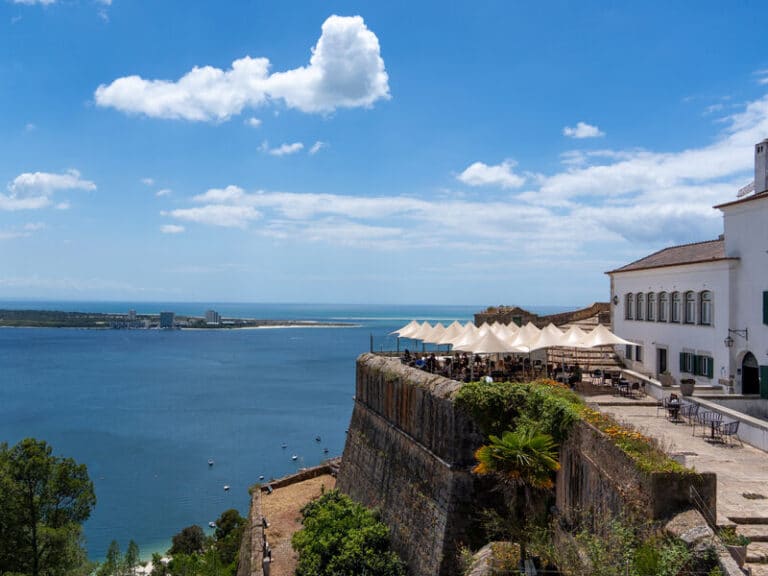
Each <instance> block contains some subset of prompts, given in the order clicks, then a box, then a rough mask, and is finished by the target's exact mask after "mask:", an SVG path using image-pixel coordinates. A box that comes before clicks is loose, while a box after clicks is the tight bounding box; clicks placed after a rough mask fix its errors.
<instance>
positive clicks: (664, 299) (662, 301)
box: [659, 292, 669, 322]
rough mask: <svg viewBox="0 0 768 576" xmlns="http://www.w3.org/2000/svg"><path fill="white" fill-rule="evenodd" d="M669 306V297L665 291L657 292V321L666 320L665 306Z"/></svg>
mask: <svg viewBox="0 0 768 576" xmlns="http://www.w3.org/2000/svg"><path fill="white" fill-rule="evenodd" d="M668 306H669V297H668V296H667V293H666V292H659V322H666V321H667V312H668V310H667V307H668Z"/></svg>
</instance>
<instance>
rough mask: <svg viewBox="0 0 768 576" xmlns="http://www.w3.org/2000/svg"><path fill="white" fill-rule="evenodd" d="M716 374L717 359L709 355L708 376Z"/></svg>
mask: <svg viewBox="0 0 768 576" xmlns="http://www.w3.org/2000/svg"><path fill="white" fill-rule="evenodd" d="M714 374H715V360H714V359H713V358H712V357H711V356H707V373H706V377H707V378H712V377H713V376H714Z"/></svg>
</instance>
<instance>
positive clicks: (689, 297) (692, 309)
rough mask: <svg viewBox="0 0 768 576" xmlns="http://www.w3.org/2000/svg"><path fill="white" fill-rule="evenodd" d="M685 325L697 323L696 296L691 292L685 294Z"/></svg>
mask: <svg viewBox="0 0 768 576" xmlns="http://www.w3.org/2000/svg"><path fill="white" fill-rule="evenodd" d="M685 323H686V324H695V323H696V294H694V293H693V292H690V291H688V292H686V293H685Z"/></svg>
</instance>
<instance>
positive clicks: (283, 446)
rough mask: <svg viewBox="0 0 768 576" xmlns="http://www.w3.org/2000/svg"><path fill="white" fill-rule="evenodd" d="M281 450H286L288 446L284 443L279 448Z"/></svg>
mask: <svg viewBox="0 0 768 576" xmlns="http://www.w3.org/2000/svg"><path fill="white" fill-rule="evenodd" d="M281 448H282V449H283V450H285V449H286V448H288V444H286V443H285V442H283V445H282V446H281Z"/></svg>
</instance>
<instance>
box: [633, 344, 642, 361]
mask: <svg viewBox="0 0 768 576" xmlns="http://www.w3.org/2000/svg"><path fill="white" fill-rule="evenodd" d="M635 360H636V361H638V362H642V361H643V347H642V346H635Z"/></svg>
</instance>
